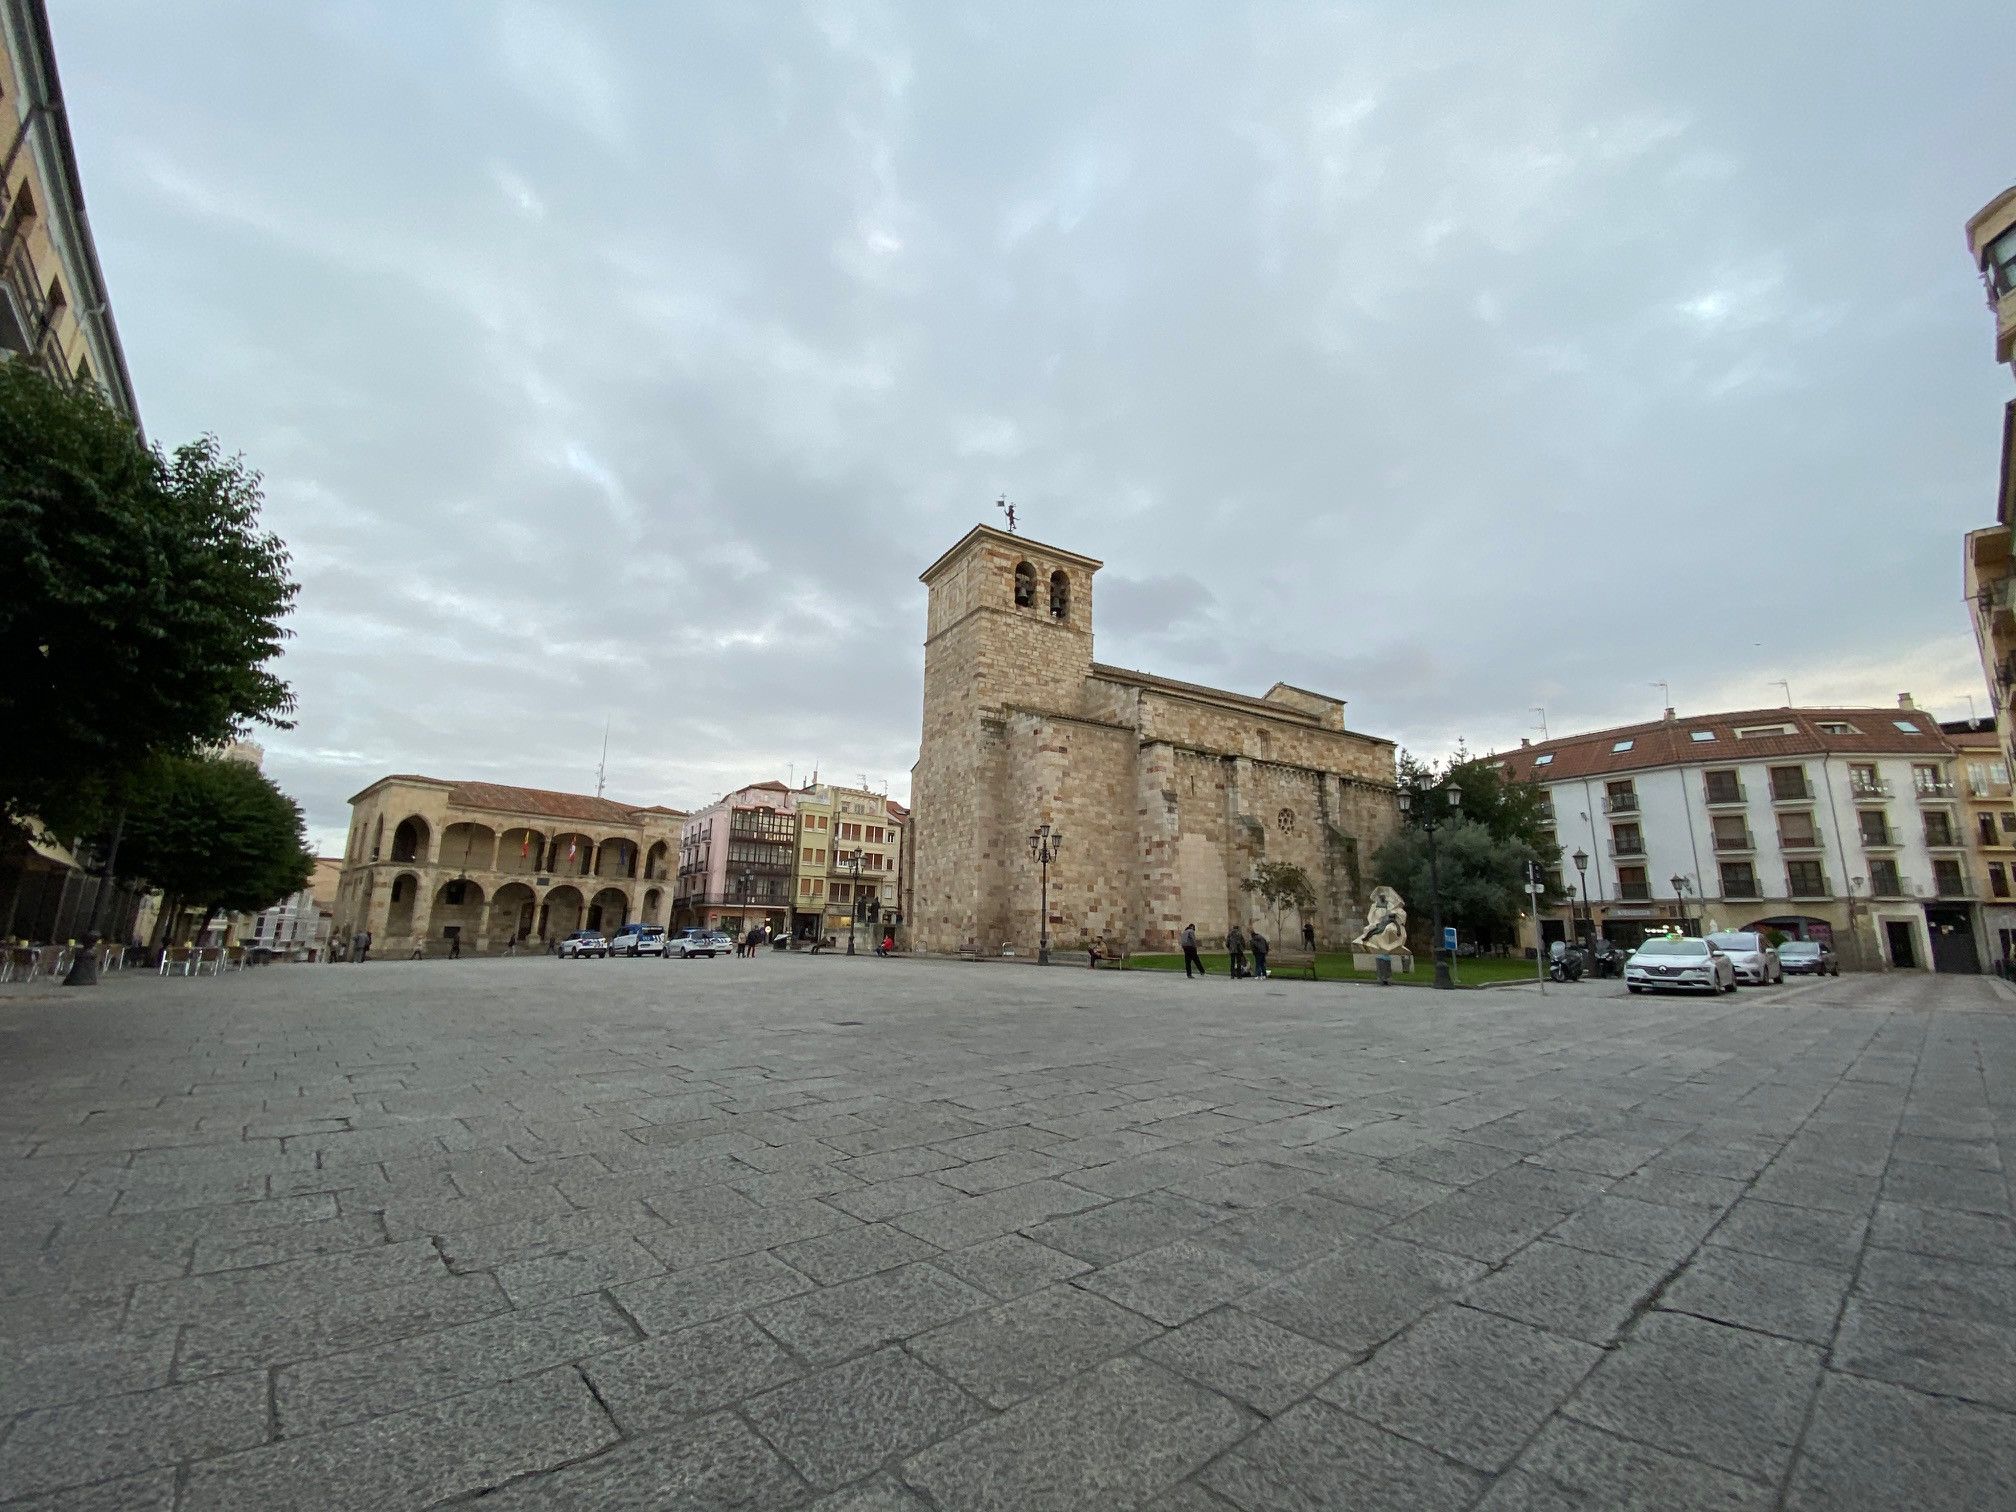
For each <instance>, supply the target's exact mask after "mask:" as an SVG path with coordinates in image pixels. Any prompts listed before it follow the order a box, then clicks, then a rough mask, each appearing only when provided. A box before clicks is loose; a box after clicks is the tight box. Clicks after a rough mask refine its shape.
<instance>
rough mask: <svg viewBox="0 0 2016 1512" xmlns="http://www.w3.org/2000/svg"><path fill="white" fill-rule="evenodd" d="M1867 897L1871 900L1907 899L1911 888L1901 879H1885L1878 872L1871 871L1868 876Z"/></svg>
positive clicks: (1892, 877)
mask: <svg viewBox="0 0 2016 1512" xmlns="http://www.w3.org/2000/svg"><path fill="white" fill-rule="evenodd" d="M1869 895H1870V896H1871V897H1872V898H1908V897H1910V896H1911V888H1910V885H1909V884H1908V883H1907V882H1906V880H1905V879H1904V878H1903V877H1897V876H1889V877H1886V876H1883V875H1882V874H1881V873H1880V872H1878V871H1872V872H1871V873H1870V876H1869Z"/></svg>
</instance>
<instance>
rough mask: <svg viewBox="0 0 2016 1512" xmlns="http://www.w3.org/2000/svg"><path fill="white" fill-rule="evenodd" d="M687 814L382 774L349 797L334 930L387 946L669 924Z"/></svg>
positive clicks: (477, 942) (484, 943) (541, 937)
mask: <svg viewBox="0 0 2016 1512" xmlns="http://www.w3.org/2000/svg"><path fill="white" fill-rule="evenodd" d="M685 819H686V814H685V811H684V810H682V809H671V808H664V807H662V806H659V805H656V804H654V805H651V806H649V807H640V806H637V805H633V804H627V803H618V802H616V801H615V800H613V799H609V798H597V797H591V796H590V795H588V794H586V793H555V792H548V791H546V790H545V789H543V788H521V787H507V786H505V785H503V784H502V783H496V782H449V781H442V780H441V779H439V778H434V777H414V776H394V777H381V778H379V779H378V780H377V781H376V782H374V783H372V784H371V785H370V786H369V787H367V788H365V789H364V791H363V792H361V793H359V794H357V796H356V797H354V798H352V799H351V800H350V837H349V840H348V842H347V843H346V845H345V846H344V850H343V872H342V879H341V881H340V882H339V884H338V887H337V895H336V933H337V935H338V936H340V937H341V938H343V939H346V940H347V939H349V938H350V937H351V936H353V935H354V934H356V933H357V931H359V930H361V929H369V930H370V931H371V933H372V935H373V936H374V937H375V939H376V942H377V943H376V946H375V949H376V950H378V951H379V952H380V953H381V954H385V955H392V954H396V953H404V952H406V951H408V950H410V949H412V948H413V947H414V946H415V945H420V946H422V947H424V948H427V949H445V948H447V945H448V942H449V941H451V940H459V941H460V943H461V948H462V949H463V950H465V951H483V950H498V949H502V948H503V947H504V946H505V945H507V944H513V945H519V946H524V945H534V946H537V945H542V944H544V943H546V942H548V941H552V940H559V939H564V938H565V937H566V936H567V935H569V934H571V933H573V932H574V931H575V930H577V929H595V930H600V931H601V932H602V933H603V934H605V935H606V934H613V933H615V931H616V930H617V929H619V928H621V927H622V926H623V925H624V924H627V923H630V922H632V921H640V922H643V923H646V924H663V923H665V922H666V920H667V918H668V916H669V913H670V908H671V898H672V886H673V871H674V868H675V866H676V864H677V858H678V846H679V831H680V827H681V825H682V824H683V823H684V822H685Z"/></svg>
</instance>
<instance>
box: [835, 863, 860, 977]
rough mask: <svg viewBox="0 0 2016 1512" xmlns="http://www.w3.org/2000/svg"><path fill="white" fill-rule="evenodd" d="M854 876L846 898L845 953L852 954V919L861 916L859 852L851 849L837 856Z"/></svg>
mask: <svg viewBox="0 0 2016 1512" xmlns="http://www.w3.org/2000/svg"><path fill="white" fill-rule="evenodd" d="M838 860H839V862H840V864H841V865H842V866H844V867H846V868H847V870H848V872H849V873H850V874H852V876H853V878H854V886H853V889H852V891H851V893H850V894H849V896H848V900H847V954H849V955H852V954H854V921H855V920H856V919H858V918H860V917H861V852H860V851H859V850H851V851H849V852H847V854H846V855H844V856H841V857H839V858H838Z"/></svg>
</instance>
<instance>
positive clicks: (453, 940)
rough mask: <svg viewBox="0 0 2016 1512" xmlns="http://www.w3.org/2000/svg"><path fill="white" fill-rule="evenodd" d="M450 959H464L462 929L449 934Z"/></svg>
mask: <svg viewBox="0 0 2016 1512" xmlns="http://www.w3.org/2000/svg"><path fill="white" fill-rule="evenodd" d="M448 959H449V960H451V961H459V960H461V959H462V931H461V930H459V929H458V930H456V931H455V933H453V934H452V935H450V936H448Z"/></svg>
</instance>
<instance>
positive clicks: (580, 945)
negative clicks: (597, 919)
mask: <svg viewBox="0 0 2016 1512" xmlns="http://www.w3.org/2000/svg"><path fill="white" fill-rule="evenodd" d="M607 954H609V942H608V941H607V940H605V939H603V938H602V931H601V930H599V929H577V930H575V931H574V933H572V934H570V935H569V936H567V938H566V939H564V940H562V941H561V942H560V956H561V959H563V960H568V959H573V960H579V959H580V958H582V957H584V956H606V955H607Z"/></svg>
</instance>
